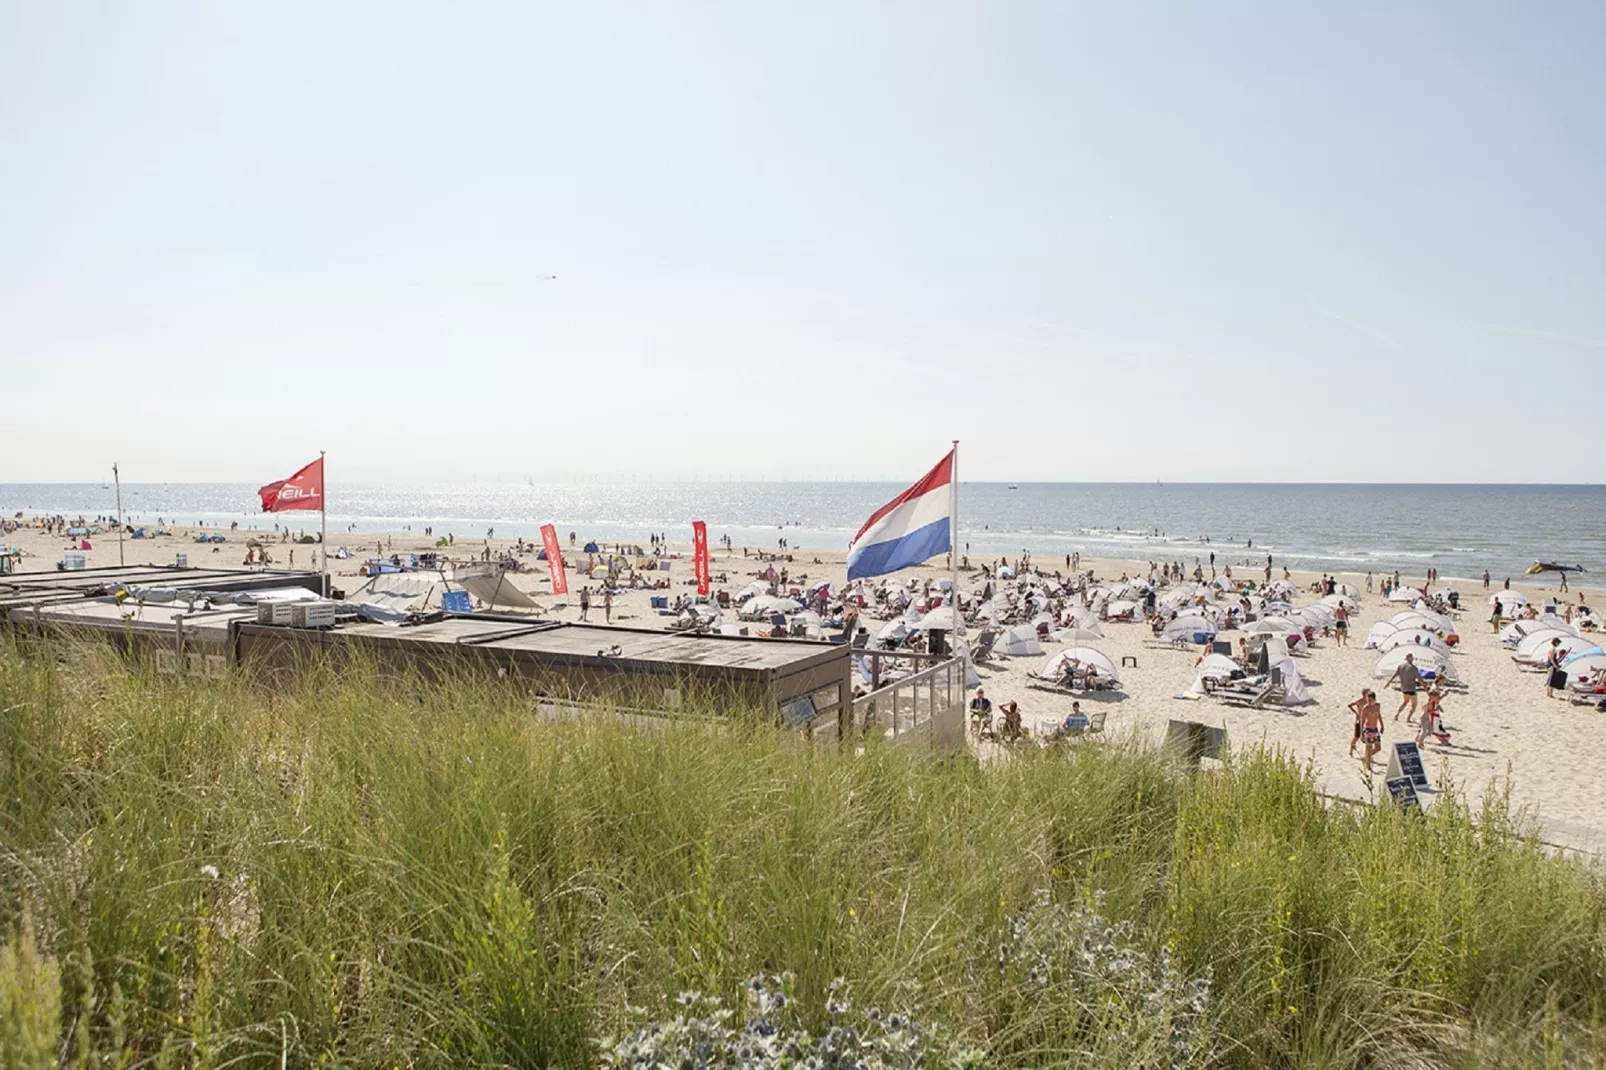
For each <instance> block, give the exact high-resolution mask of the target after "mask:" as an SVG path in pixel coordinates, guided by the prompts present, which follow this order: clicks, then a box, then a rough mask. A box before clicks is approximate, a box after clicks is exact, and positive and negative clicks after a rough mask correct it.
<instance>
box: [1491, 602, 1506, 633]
mask: <svg viewBox="0 0 1606 1070" xmlns="http://www.w3.org/2000/svg"><path fill="white" fill-rule="evenodd" d="M1504 619H1505V611H1504V609H1503V607H1502V606H1501V605H1500V599H1498V598H1496V599H1495V600H1494V612H1493V613H1491V614H1489V625H1490V627H1491V628H1492V629H1493V630H1494V631H1496V632H1498V631H1499V630H1500V624H1501V622H1502V621H1503V620H1504Z"/></svg>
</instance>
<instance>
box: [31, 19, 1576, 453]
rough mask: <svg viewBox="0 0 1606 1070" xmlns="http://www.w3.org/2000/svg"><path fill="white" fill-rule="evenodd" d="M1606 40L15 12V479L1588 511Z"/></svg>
mask: <svg viewBox="0 0 1606 1070" xmlns="http://www.w3.org/2000/svg"><path fill="white" fill-rule="evenodd" d="M1601 40H1606V6H1602V5H1598V4H1587V3H1574V2H1560V3H1556V4H1551V5H1546V6H1545V7H1543V8H1524V7H1512V6H1509V5H1499V4H1488V3H1473V4H1451V3H1446V2H1443V0H1428V2H1425V3H1423V4H1418V5H1408V6H1403V7H1382V8H1365V7H1362V8H1356V7H1344V6H1327V7H1323V6H1298V5H1296V6H1292V7H1275V6H1267V5H1264V4H1255V3H1249V2H1246V0H1226V2H1224V3H1220V4H1211V5H1205V6H1198V7H1187V6H1175V7H1162V8H1148V7H1143V6H1134V5H1129V4H1118V3H1087V4H1076V5H1059V4H1051V3H1042V2H1019V3H1003V4H977V3H960V2H953V3H938V4H936V5H932V4H916V3H910V2H904V0H892V2H889V3H886V4H876V5H856V4H843V3H831V2H827V3H824V4H820V5H812V6H810V7H808V8H806V9H795V10H794V9H784V8H775V7H768V6H763V5H759V6H753V5H740V4H731V3H725V2H695V3H689V4H683V5H673V6H670V7H642V8H639V9H619V8H614V7H599V6H573V5H542V4H534V5H531V4H523V3H512V2H509V0H487V2H486V3H485V4H482V5H476V6H474V7H473V8H471V9H466V10H453V9H447V8H442V7H440V6H438V5H429V4H422V3H418V2H416V0H401V2H396V3H383V4H381V3H377V2H373V0H355V2H353V3H350V4H342V5H335V6H329V5H321V4H312V3H308V2H305V0H289V2H287V3H284V4H280V5H274V6H272V7H249V6H239V5H216V4H202V3H195V2H184V0H177V2H174V3H170V4H162V5H157V6H138V7H116V6H112V7H107V6H104V5H91V4H86V3H80V2H75V0H67V2H63V3H54V4H32V5H29V4H13V5H8V6H6V7H5V8H4V9H3V10H0V138H3V139H4V143H5V144H6V147H7V154H8V159H9V160H10V163H11V166H9V167H7V168H5V169H3V170H0V233H3V234H4V235H5V236H6V239H5V242H4V243H3V245H0V390H3V391H4V396H5V399H6V405H5V417H6V421H7V430H8V436H7V437H8V441H9V442H11V443H15V444H21V445H22V447H23V448H16V446H13V448H11V449H9V450H8V451H7V453H6V455H5V457H4V459H3V461H0V476H3V477H4V478H6V479H13V480H20V479H28V480H36V481H52V480H56V481H59V480H64V479H83V478H84V477H85V476H86V475H88V477H89V478H90V479H93V478H95V476H94V473H97V472H101V471H106V476H107V477H109V466H110V464H111V462H113V461H120V462H122V463H123V465H124V468H125V471H130V472H154V473H161V474H163V475H165V476H171V477H176V478H178V479H182V480H185V481H203V482H204V481H216V480H218V479H220V478H228V479H230V480H234V479H245V480H259V481H263V482H265V481H268V480H270V479H275V478H280V477H282V476H283V475H285V474H287V473H288V472H291V471H294V470H295V469H296V468H298V467H299V466H300V465H302V464H304V463H306V462H307V461H308V460H310V459H311V458H312V457H314V456H316V454H317V451H318V450H320V449H327V450H328V451H329V452H330V455H331V460H330V478H331V481H332V482H334V483H336V484H338V483H339V482H340V481H341V480H343V479H347V478H349V479H351V480H357V481H385V480H393V479H395V478H397V475H396V474H397V473H406V476H405V478H408V479H416V480H421V481H430V482H439V481H442V480H445V479H450V478H453V477H455V476H457V475H458V474H461V473H474V472H478V473H480V474H482V475H487V476H496V477H510V478H512V479H519V480H522V477H523V476H524V475H526V474H528V475H530V476H534V477H539V478H544V479H546V480H548V481H554V482H564V481H585V480H594V479H604V480H607V479H616V478H617V477H618V475H619V474H620V473H631V474H642V475H646V474H649V473H650V475H651V477H652V478H656V479H687V478H695V477H698V476H700V475H701V476H720V477H725V476H735V477H741V478H745V479H748V480H776V479H787V480H792V481H797V480H831V479H835V478H840V477H844V476H846V477H853V478H857V477H862V476H866V475H873V476H874V477H876V479H877V480H878V481H882V480H884V481H890V482H899V481H911V480H913V479H915V478H917V477H918V476H919V475H920V474H921V473H922V472H924V471H926V470H927V469H928V468H929V467H930V466H931V465H932V464H933V463H934V462H935V461H936V460H937V458H938V457H940V456H941V455H942V453H943V452H944V451H946V449H947V448H948V442H949V440H950V439H953V438H955V437H958V438H960V439H962V440H963V442H964V448H963V451H962V459H961V467H960V474H961V477H969V476H975V477H978V478H980V479H982V480H986V481H994V482H1007V481H1009V480H1010V479H1012V478H1013V479H1014V480H1015V481H1017V482H1018V481H1022V480H1027V481H1038V482H1051V481H1063V480H1066V479H1073V478H1074V479H1080V480H1094V481H1098V482H1147V481H1152V480H1155V479H1160V480H1162V481H1167V482H1196V481H1209V482H1221V481H1226V482H1310V481H1321V482H1357V481H1359V482H1377V481H1389V482H1398V481H1411V482H1424V481H1425V482H1438V483H1442V482H1449V481H1456V482H1473V483H1488V482H1516V481H1521V480H1525V479H1533V478H1536V477H1545V478H1549V479H1555V480H1558V481H1571V482H1576V481H1578V480H1581V479H1585V478H1587V477H1590V476H1596V475H1598V474H1599V472H1600V462H1599V456H1600V435H1601V430H1600V420H1599V418H1598V415H1597V414H1596V413H1595V412H1594V411H1593V410H1592V409H1591V408H1589V407H1588V406H1589V405H1590V404H1591V403H1592V402H1593V401H1594V400H1595V399H1594V397H1593V396H1592V395H1591V393H1590V392H1591V391H1592V390H1595V389H1598V387H1597V385H1596V384H1597V383H1598V371H1599V369H1600V367H1601V366H1602V364H1603V363H1606V304H1603V303H1602V302H1601V300H1600V295H1601V294H1602V293H1606V202H1603V200H1602V198H1601V196H1600V190H1601V189H1602V188H1606V173H1603V172H1606V167H1603V161H1606V65H1603V64H1601V63H1600V62H1599V56H1598V52H1599V42H1600V41H1601Z"/></svg>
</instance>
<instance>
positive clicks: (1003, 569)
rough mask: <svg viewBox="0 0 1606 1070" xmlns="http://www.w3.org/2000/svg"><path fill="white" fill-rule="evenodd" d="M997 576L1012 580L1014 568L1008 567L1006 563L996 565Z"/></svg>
mask: <svg viewBox="0 0 1606 1070" xmlns="http://www.w3.org/2000/svg"><path fill="white" fill-rule="evenodd" d="M998 578H999V579H1001V580H1012V579H1014V578H1015V570H1014V569H1012V568H1010V567H1009V566H1008V565H1000V566H998Z"/></svg>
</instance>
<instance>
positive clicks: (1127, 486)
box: [0, 482, 1606, 583]
mask: <svg viewBox="0 0 1606 1070" xmlns="http://www.w3.org/2000/svg"><path fill="white" fill-rule="evenodd" d="M903 489H904V488H903V487H902V486H900V485H896V484H890V483H857V482H834V483H713V482H707V483H620V484H597V483H586V484H561V485H558V484H548V485H543V484H535V483H528V484H523V485H517V484H515V485H506V484H500V485H498V484H471V485H468V486H462V485H456V486H407V485H401V484H386V483H373V484H331V485H330V487H329V500H330V502H331V503H332V506H333V509H332V511H331V512H330V514H329V518H328V524H329V531H330V541H331V542H336V541H338V540H340V539H343V538H348V537H351V536H355V535H372V534H402V533H411V534H414V535H421V534H423V531H424V529H425V528H426V527H428V528H430V529H432V530H433V532H434V533H435V534H436V535H443V534H446V533H452V534H454V535H455V536H456V537H457V538H458V539H468V540H478V539H483V538H485V537H486V536H487V533H488V532H491V531H493V530H494V532H495V536H494V537H495V538H497V539H512V538H517V537H520V536H522V537H524V538H526V539H534V538H538V537H539V531H540V527H541V525H542V524H546V523H552V524H555V525H556V526H557V528H558V530H559V532H560V533H561V534H562V535H563V536H564V537H565V538H566V537H567V535H568V533H569V532H571V531H572V532H575V533H577V535H578V536H579V538H580V539H581V540H582V541H584V540H589V539H595V540H597V541H598V542H602V543H609V542H625V541H628V542H645V541H646V539H647V537H648V535H649V534H652V533H655V532H656V533H659V534H663V535H666V536H667V537H668V538H669V540H670V541H671V542H676V543H689V542H690V541H691V523H692V521H693V520H703V521H706V522H707V524H708V526H709V533H710V537H711V538H713V539H715V540H719V539H721V538H722V537H723V536H726V535H728V536H730V538H731V540H732V541H733V543H734V544H735V545H737V546H751V547H755V548H764V549H774V548H776V547H777V546H778V545H779V541H780V540H781V539H785V540H786V542H787V544H788V546H790V547H792V548H793V549H796V550H819V549H829V550H843V549H845V548H846V547H847V545H848V541H849V540H850V539H851V538H852V537H853V535H854V533H855V532H856V531H857V530H858V529H859V526H860V525H861V524H863V523H864V521H865V519H866V518H867V517H869V515H870V514H871V513H872V512H873V511H874V510H875V509H877V508H879V507H880V506H881V505H883V504H884V503H886V502H887V501H888V500H890V499H891V498H893V497H895V496H896V495H897V494H899V493H900V492H901V491H902V490H903ZM122 491H123V509H124V513H125V515H126V516H127V517H128V518H129V519H130V520H131V521H132V522H134V523H138V524H151V525H154V524H156V523H157V522H158V521H159V520H165V521H166V522H168V523H178V524H183V525H194V524H201V525H206V526H213V527H225V528H226V527H228V526H229V525H230V524H232V523H235V522H238V523H239V525H240V526H241V527H242V528H255V529H262V530H269V531H271V530H273V528H274V526H275V524H276V523H288V524H290V525H291V526H292V527H293V528H294V529H295V530H308V531H315V530H316V529H317V525H318V515H317V514H316V513H281V514H276V515H267V514H263V513H261V512H260V511H258V510H257V503H258V499H257V496H256V487H255V486H254V485H250V484H243V483H125V484H123V488H122ZM115 511H116V498H115V491H114V488H113V487H112V486H111V485H109V484H99V483H0V515H5V516H10V515H12V514H15V513H22V514H23V515H28V516H33V515H40V514H43V515H52V516H53V515H62V516H65V517H67V518H69V519H73V518H76V517H85V518H93V517H96V516H111V515H114V514H115ZM959 512H960V521H959V527H960V541H961V542H962V543H963V544H964V546H965V547H966V549H965V550H964V551H963V552H966V553H968V555H969V556H970V557H972V558H973V559H977V560H985V559H990V558H999V557H1005V556H1007V557H1011V558H1013V557H1018V556H1019V555H1020V554H1021V553H1022V552H1023V551H1025V552H1030V553H1031V554H1032V555H1033V557H1034V558H1035V559H1037V560H1039V561H1042V562H1044V563H1045V564H1046V563H1048V562H1050V561H1052V560H1054V559H1057V558H1063V557H1065V556H1066V555H1067V554H1071V553H1081V554H1083V555H1085V556H1088V557H1112V558H1121V559H1132V560H1143V561H1156V562H1158V561H1180V562H1182V563H1183V564H1184V565H1185V566H1187V567H1189V568H1191V567H1192V566H1193V563H1194V562H1195V561H1196V560H1198V561H1201V562H1205V563H1208V560H1209V555H1210V554H1211V553H1214V554H1215V555H1216V561H1217V564H1218V565H1223V564H1231V565H1235V566H1249V567H1253V568H1257V569H1258V568H1262V567H1264V565H1265V561H1266V555H1268V554H1270V555H1271V557H1272V559H1273V562H1274V563H1275V566H1276V567H1277V568H1279V569H1280V568H1282V567H1283V566H1284V565H1287V566H1288V567H1289V568H1291V569H1295V570H1308V571H1319V572H1320V571H1326V572H1359V573H1364V572H1368V571H1373V572H1377V573H1379V574H1381V573H1383V572H1394V571H1396V570H1398V571H1399V572H1400V573H1401V575H1402V576H1421V575H1422V573H1423V572H1424V571H1425V570H1426V569H1428V568H1437V569H1438V570H1439V573H1440V575H1442V576H1444V577H1446V578H1460V579H1472V578H1477V577H1479V576H1481V574H1482V572H1483V570H1484V569H1488V570H1489V572H1490V573H1491V575H1492V576H1493V578H1494V579H1495V581H1496V582H1499V581H1500V580H1502V579H1504V578H1505V577H1507V576H1510V577H1516V576H1518V575H1520V574H1521V573H1522V572H1523V570H1524V569H1526V568H1527V567H1528V566H1529V565H1530V564H1532V563H1533V562H1535V561H1547V562H1561V563H1563V564H1576V565H1582V566H1583V567H1584V568H1585V569H1586V570H1587V571H1588V572H1589V573H1600V574H1606V485H1598V484H1590V485H1585V486H1561V485H1487V486H1477V485H1470V484H1453V485H1428V484H1423V485H1410V484H1328V483H1322V484H1290V483H1274V484H1271V483H1163V484H1162V483H1021V484H1006V483H962V484H961V486H960V492H959ZM1592 579H1593V576H1590V577H1586V578H1585V579H1584V582H1586V583H1587V582H1590V581H1591V580H1592Z"/></svg>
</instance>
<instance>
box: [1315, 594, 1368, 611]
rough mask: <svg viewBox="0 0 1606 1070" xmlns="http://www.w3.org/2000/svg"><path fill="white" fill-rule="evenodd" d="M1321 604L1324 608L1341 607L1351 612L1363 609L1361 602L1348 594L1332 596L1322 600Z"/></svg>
mask: <svg viewBox="0 0 1606 1070" xmlns="http://www.w3.org/2000/svg"><path fill="white" fill-rule="evenodd" d="M1321 604H1322V605H1324V606H1332V607H1333V608H1334V609H1337V608H1338V607H1339V606H1343V607H1344V608H1345V609H1351V610H1354V609H1359V608H1361V603H1360V600H1359V599H1358V598H1356V597H1355V596H1353V595H1347V594H1330V595H1328V596H1327V597H1326V598H1324V599H1322V601H1321Z"/></svg>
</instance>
